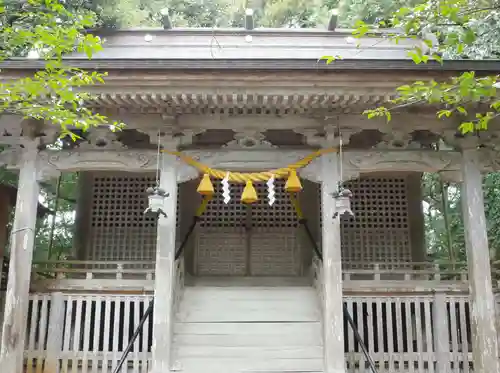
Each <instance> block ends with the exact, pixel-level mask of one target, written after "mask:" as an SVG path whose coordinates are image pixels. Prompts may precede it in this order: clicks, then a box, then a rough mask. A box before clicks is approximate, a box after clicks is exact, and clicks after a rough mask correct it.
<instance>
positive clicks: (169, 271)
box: [153, 155, 177, 373]
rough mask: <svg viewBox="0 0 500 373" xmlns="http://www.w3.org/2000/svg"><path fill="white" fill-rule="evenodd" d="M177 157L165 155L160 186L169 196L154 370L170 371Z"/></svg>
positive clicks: (162, 231) (159, 258)
mask: <svg viewBox="0 0 500 373" xmlns="http://www.w3.org/2000/svg"><path fill="white" fill-rule="evenodd" d="M176 168H177V167H176V160H175V157H174V156H169V155H164V156H163V157H162V164H161V174H160V187H161V188H163V190H165V191H166V192H167V193H169V196H168V197H167V198H165V201H164V209H163V211H164V212H165V213H166V214H167V217H163V216H160V217H159V219H158V233H157V243H156V272H155V273H156V276H155V292H154V297H155V298H154V299H155V300H154V301H155V304H154V311H153V312H154V318H153V320H154V323H153V372H154V373H164V372H169V371H170V365H171V363H172V362H171V361H170V357H171V354H170V352H171V342H172V334H173V323H174V314H173V305H174V291H175V289H174V286H175V281H174V280H175V259H174V256H175V233H176V210H177V169H176Z"/></svg>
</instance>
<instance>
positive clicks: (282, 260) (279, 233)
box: [250, 180, 302, 276]
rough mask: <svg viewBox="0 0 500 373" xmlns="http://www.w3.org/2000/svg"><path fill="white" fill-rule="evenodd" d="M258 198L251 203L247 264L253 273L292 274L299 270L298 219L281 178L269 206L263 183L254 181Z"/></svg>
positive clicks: (277, 181)
mask: <svg viewBox="0 0 500 373" xmlns="http://www.w3.org/2000/svg"><path fill="white" fill-rule="evenodd" d="M255 187H256V189H257V193H258V195H259V201H258V202H257V203H255V204H252V210H251V211H252V237H251V240H250V245H251V247H250V266H251V272H252V274H253V275H258V276H296V275H299V274H300V272H301V268H302V266H301V257H300V245H299V241H298V235H297V231H298V225H299V223H298V220H297V215H296V213H295V210H294V208H293V205H292V204H291V202H290V198H289V196H288V193H287V192H286V191H285V181H284V180H276V182H275V189H276V201H275V203H274V204H273V205H272V206H269V203H268V199H267V185H266V184H257V185H256V186H255Z"/></svg>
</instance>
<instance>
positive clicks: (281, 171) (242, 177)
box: [162, 148, 337, 184]
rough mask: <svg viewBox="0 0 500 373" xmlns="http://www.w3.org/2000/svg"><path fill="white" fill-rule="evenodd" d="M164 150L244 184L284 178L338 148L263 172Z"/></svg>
mask: <svg viewBox="0 0 500 373" xmlns="http://www.w3.org/2000/svg"><path fill="white" fill-rule="evenodd" d="M162 152H163V153H168V154H171V155H175V156H177V157H179V159H181V160H182V161H183V162H185V163H187V164H189V165H190V166H193V167H194V168H196V169H197V170H198V171H200V172H203V173H205V174H207V175H209V176H210V177H211V178H214V179H219V180H222V179H223V178H224V177H225V176H226V175H227V174H228V179H229V181H231V182H233V183H239V184H244V183H246V182H247V181H252V182H260V181H267V180H269V179H270V178H271V177H272V176H274V177H275V178H276V179H283V178H285V177H288V176H289V174H290V172H292V171H297V170H299V169H301V168H303V167H305V166H307V165H308V164H309V163H311V162H312V161H313V160H314V159H316V158H318V157H320V156H322V155H323V154H328V153H335V152H337V149H336V148H330V149H320V150H318V151H316V152H314V153H311V154H309V155H308V156H306V157H304V158H302V159H301V160H299V161H297V162H295V163H292V164H289V165H288V166H286V167H282V168H278V169H276V170H269V171H263V172H232V171H226V170H218V169H214V168H210V167H209V166H207V165H205V164H203V163H201V162H198V161H196V160H194V159H193V158H191V157H190V156H188V155H185V154H183V153H182V152H174V151H170V150H162Z"/></svg>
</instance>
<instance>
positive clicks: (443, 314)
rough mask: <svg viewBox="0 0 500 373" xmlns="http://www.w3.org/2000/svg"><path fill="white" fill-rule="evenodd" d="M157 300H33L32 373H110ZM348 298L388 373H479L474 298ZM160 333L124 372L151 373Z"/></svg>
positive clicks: (349, 344) (146, 337) (360, 361)
mask: <svg viewBox="0 0 500 373" xmlns="http://www.w3.org/2000/svg"><path fill="white" fill-rule="evenodd" d="M150 299H151V297H150V296H147V295H132V296H131V295H119V294H63V293H60V292H58V293H51V294H49V293H45V294H32V295H31V296H30V309H29V315H28V325H27V330H28V335H27V341H26V352H25V357H26V362H27V368H26V373H38V372H41V371H42V370H40V369H41V367H42V366H44V367H45V370H43V371H50V372H52V371H58V370H57V369H60V370H59V371H61V372H64V373H66V372H68V373H71V372H75V373H76V372H88V373H101V372H109V371H110V370H111V369H112V368H113V367H115V366H116V364H117V361H118V360H119V359H120V357H121V355H122V352H123V350H124V349H125V347H126V345H127V343H128V341H129V339H130V337H131V336H132V334H133V332H134V330H135V328H136V326H137V324H138V322H139V320H140V318H141V316H142V315H143V314H144V312H145V310H146V308H147V307H148V304H149V301H150ZM344 299H345V302H346V305H347V308H348V309H349V311H350V313H351V315H352V316H353V318H354V321H355V323H356V324H357V327H358V330H359V332H360V334H361V336H362V337H363V340H364V342H365V343H366V345H367V346H368V350H369V353H370V355H371V356H372V358H373V359H374V360H375V362H376V364H377V366H378V370H379V372H380V373H388V372H415V373H423V372H425V373H428V372H437V371H438V368H439V366H441V367H443V366H444V367H445V369H447V370H445V371H447V372H449V373H464V372H472V363H471V361H472V355H471V344H470V341H471V331H470V312H469V306H468V298H467V295H465V294H442V293H439V294H421V295H405V294H400V295H389V294H378V295H358V294H346V295H345V297H344ZM499 303H500V301H499ZM152 328H153V326H152V322H151V321H150V322H147V323H146V325H145V328H144V330H143V331H142V333H141V334H140V335H139V338H138V340H137V341H136V342H135V344H134V347H133V349H132V352H131V353H130V355H129V356H128V359H127V361H126V365H125V367H124V370H123V371H124V372H131V373H147V372H148V370H147V369H148V367H149V365H150V364H149V362H150V359H151V343H152ZM440 338H441V339H440ZM344 341H345V351H346V365H347V370H346V372H349V373H351V372H360V373H361V372H363V373H366V372H367V371H368V370H367V366H366V361H365V358H364V356H363V354H362V352H361V350H360V348H359V345H358V344H357V343H356V341H355V340H354V333H353V332H352V330H351V329H349V328H348V327H345V331H344ZM443 342H444V343H443ZM49 368H50V369H53V370H47V369H49Z"/></svg>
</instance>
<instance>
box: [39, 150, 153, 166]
mask: <svg viewBox="0 0 500 373" xmlns="http://www.w3.org/2000/svg"><path fill="white" fill-rule="evenodd" d="M40 158H41V159H42V160H44V161H45V162H46V163H47V164H49V165H51V166H53V167H55V168H57V169H59V170H64V171H78V170H100V171H106V170H127V171H128V170H130V171H137V170H153V169H156V164H157V155H156V153H154V152H137V151H105V150H103V151H87V152H86V151H47V152H41V153H40Z"/></svg>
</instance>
